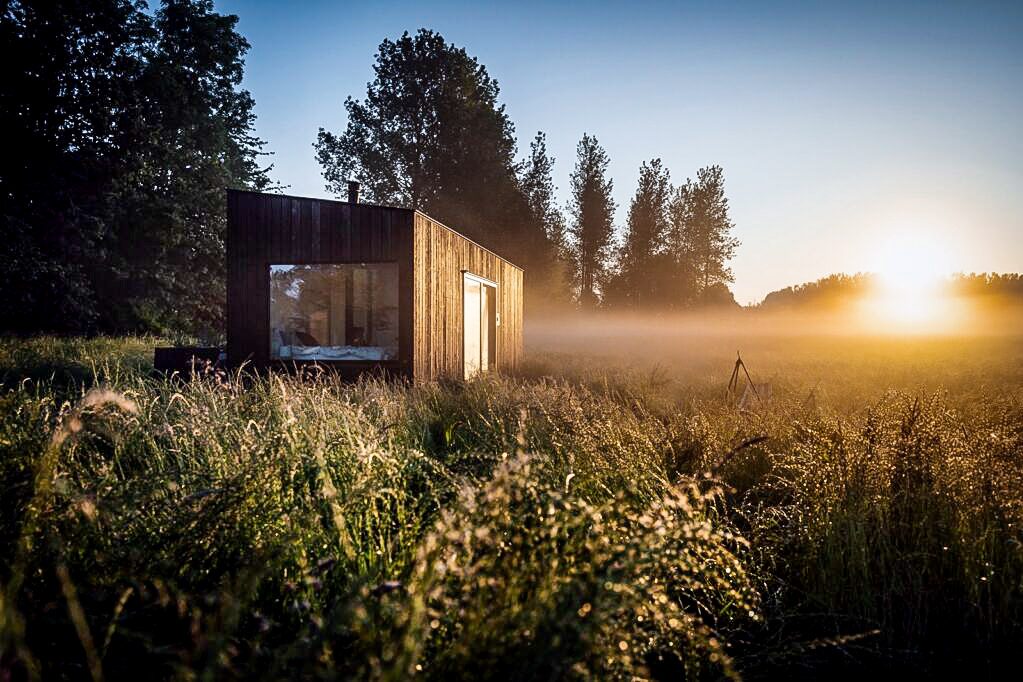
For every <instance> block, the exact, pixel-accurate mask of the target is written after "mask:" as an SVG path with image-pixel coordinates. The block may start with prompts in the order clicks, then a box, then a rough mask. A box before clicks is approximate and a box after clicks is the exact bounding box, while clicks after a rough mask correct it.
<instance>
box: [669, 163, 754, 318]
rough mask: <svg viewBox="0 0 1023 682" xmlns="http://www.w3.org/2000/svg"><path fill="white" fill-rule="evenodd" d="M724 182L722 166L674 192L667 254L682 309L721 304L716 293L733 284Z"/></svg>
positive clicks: (734, 244)
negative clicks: (691, 304) (690, 304)
mask: <svg viewBox="0 0 1023 682" xmlns="http://www.w3.org/2000/svg"><path fill="white" fill-rule="evenodd" d="M724 182H725V181H724V171H723V170H722V168H721V166H707V167H705V168H701V169H700V170H699V171H697V173H696V180H695V181H693V180H689V179H687V180H686V182H685V184H683V185H682V186H680V187H679V188H678V191H677V194H676V196H675V198H674V201H673V202H672V207H671V227H670V228H669V230H668V236H667V240H666V241H667V251H668V253H669V254H670V257H671V258H672V260H673V262H674V266H675V271H676V276H675V282H676V286H675V289H676V291H678V292H679V295H680V297H681V299H682V302H683V303H686V302H695V303H704V302H710V301H712V300H713V297H717V298H719V299H720V298H721V296H720V294H719V293H715V292H717V291H718V290H719V289H720V287H723V286H726V285H727V284H729V283H731V282H732V280H733V277H732V271H731V270H730V269H729V267H728V261H729V260H731V258H732V256H733V255H735V250H736V248H738V246H739V240H738V239H736V238H735V237H733V236H731V230H732V227H733V224H732V220H731V218H730V217H729V215H728V199H727V198H726V197H725V186H724Z"/></svg>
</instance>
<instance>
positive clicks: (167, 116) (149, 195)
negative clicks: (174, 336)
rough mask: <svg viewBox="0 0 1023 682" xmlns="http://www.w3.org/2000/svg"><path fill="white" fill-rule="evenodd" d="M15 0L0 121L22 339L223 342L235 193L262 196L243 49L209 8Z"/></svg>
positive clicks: (6, 34) (12, 321) (10, 320)
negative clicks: (152, 337)
mask: <svg viewBox="0 0 1023 682" xmlns="http://www.w3.org/2000/svg"><path fill="white" fill-rule="evenodd" d="M143 9H144V8H143V7H142V6H141V5H139V4H136V3H132V2H128V1H126V0H91V1H89V2H54V3H42V2H13V3H10V4H7V5H5V11H4V12H3V14H2V16H0V36H2V39H3V40H4V44H5V45H8V46H10V50H9V53H8V54H9V56H10V58H12V59H13V60H15V61H14V62H13V64H11V65H9V66H12V68H13V71H12V74H16V76H14V77H12V78H10V79H4V81H3V83H2V84H0V102H2V106H0V124H2V125H3V126H4V129H5V131H7V132H8V134H9V135H10V139H11V140H12V141H13V144H12V146H11V148H10V150H9V151H10V152H11V153H9V154H6V155H3V160H2V161H0V195H2V196H3V197H4V204H3V209H2V211H3V215H2V223H0V229H2V230H3V233H2V237H3V238H2V240H0V241H2V243H0V249H2V250H3V253H0V277H2V280H3V282H4V284H3V286H4V292H3V296H0V298H2V300H3V303H2V304H0V305H2V306H3V310H2V315H3V320H4V321H3V325H4V328H6V329H8V330H12V331H23V332H27V331H40V330H49V331H91V330H104V331H127V330H136V331H161V332H163V331H170V330H173V329H176V330H179V331H191V332H207V333H209V332H215V331H216V330H218V329H219V327H220V323H221V321H222V317H223V288H224V281H223V280H224V262H223V251H224V244H223V239H224V232H225V228H226V221H225V215H224V214H225V205H224V204H225V202H224V189H225V188H226V187H229V186H232V187H265V186H266V184H267V182H268V179H267V169H260V168H259V167H258V166H257V164H256V159H257V157H258V156H259V155H260V153H261V147H262V142H261V141H259V140H258V139H256V138H255V137H253V135H252V126H253V122H254V115H253V113H252V107H253V102H252V98H251V97H250V96H249V94H248V93H247V92H244V91H242V90H240V89H238V86H239V84H240V83H241V79H242V70H243V61H242V57H243V56H244V53H245V51H246V50H247V49H248V44H247V43H246V42H245V40H244V39H243V38H242V37H241V36H240V35H238V34H237V33H236V32H235V31H234V26H235V24H236V22H237V18H236V17H231V16H222V15H219V14H217V13H215V12H214V11H213V6H212V3H211V2H209V1H208V0H199V1H194V2H186V1H184V0H169V1H168V2H165V3H164V4H163V6H162V7H161V8H160V9H159V10H158V11H157V12H156V13H155V14H154V15H152V16H151V15H149V14H147V13H146V12H144V11H143Z"/></svg>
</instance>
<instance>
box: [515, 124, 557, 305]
mask: <svg viewBox="0 0 1023 682" xmlns="http://www.w3.org/2000/svg"><path fill="white" fill-rule="evenodd" d="M529 151H530V154H529V159H527V160H526V163H525V164H524V165H523V168H522V171H521V173H520V180H519V182H520V186H521V188H522V193H523V195H524V196H525V199H526V204H527V206H528V208H529V221H530V223H531V226H532V227H531V231H532V232H533V233H534V234H535V236H536V241H535V242H534V248H533V252H534V253H533V254H532V257H531V258H530V259H529V261H531V264H532V267H531V268H530V269H528V270H527V271H526V277H527V278H528V282H529V286H528V287H527V288H526V294H527V298H528V299H530V300H527V306H528V307H530V308H550V307H557V306H558V305H561V304H563V303H565V302H567V294H566V292H567V290H568V280H569V274H568V264H569V254H568V245H567V243H566V235H565V216H564V215H562V213H561V211H560V210H559V209H558V206H557V202H556V199H555V196H554V192H555V188H554V177H553V175H554V159H553V158H551V157H550V156H548V155H547V137H546V135H544V134H543V133H542V132H538V133H537V134H536V137H535V138H533V141H532V142H531V143H530V145H529Z"/></svg>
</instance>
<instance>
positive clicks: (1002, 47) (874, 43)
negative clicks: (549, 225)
mask: <svg viewBox="0 0 1023 682" xmlns="http://www.w3.org/2000/svg"><path fill="white" fill-rule="evenodd" d="M216 7H217V10H218V11H220V12H223V13H229V14H236V15H238V17H239V22H238V30H239V32H240V33H242V34H243V35H244V36H245V37H246V38H247V39H248V41H249V42H250V43H251V46H252V47H251V50H250V51H249V53H248V55H247V57H246V69H245V80H244V83H243V87H245V88H246V89H248V90H249V91H250V92H251V93H252V95H253V97H254V98H255V101H256V115H257V117H258V118H257V122H256V131H257V133H258V135H259V136H260V137H262V138H263V139H265V140H266V141H267V150H268V151H270V152H273V157H271V160H272V162H273V164H274V170H273V173H272V175H273V177H274V179H276V180H277V181H279V182H281V183H283V184H285V185H287V186H288V189H287V192H288V193H290V194H296V195H300V196H311V197H329V196H331V195H330V194H329V193H328V192H327V191H326V190H325V188H324V181H323V178H322V176H321V175H320V168H319V166H318V164H317V163H316V160H315V158H314V156H313V148H312V144H313V141H314V140H315V137H316V133H317V130H318V129H319V128H320V127H324V128H327V129H329V130H333V131H337V132H340V131H342V130H344V127H345V122H346V118H345V112H344V108H343V102H344V99H345V98H346V97H348V96H349V95H351V96H354V97H356V98H363V97H364V96H365V93H366V84H367V83H368V82H369V81H370V80H372V78H373V69H372V66H373V60H374V55H375V53H376V49H377V46H378V45H379V44H380V42H381V41H382V40H383V39H385V38H391V39H394V38H397V37H399V36H400V35H401V34H402V32H404V31H409V32H411V33H414V32H415V31H416V30H417V29H419V28H430V29H433V30H435V31H438V32H439V33H441V34H442V35H443V36H444V37H445V39H447V40H448V41H449V42H452V43H454V44H456V45H458V46H460V47H464V48H466V50H467V51H468V52H469V54H471V55H473V56H475V57H477V58H478V59H479V60H480V62H481V63H483V64H484V65H485V66H486V67H487V70H488V71H489V73H490V75H491V76H492V77H494V78H495V79H497V81H498V83H499V84H500V87H501V98H500V99H501V102H502V103H503V104H505V105H506V106H507V112H508V114H509V116H510V118H511V120H512V121H513V123H514V124H515V128H516V135H517V138H518V143H519V153H520V155H522V154H524V153H525V152H528V150H529V141H530V140H531V139H532V137H533V136H534V135H535V133H536V131H538V130H542V131H544V132H545V133H546V134H547V139H548V149H549V151H550V152H551V154H552V155H553V156H554V157H555V158H556V165H555V178H554V179H555V182H556V184H557V185H558V190H559V198H560V203H561V204H562V205H564V204H565V203H566V201H567V199H568V177H569V174H570V173H571V171H572V165H573V163H574V158H575V147H576V144H577V143H578V141H579V139H580V138H581V137H582V135H583V133H584V132H585V133H590V134H592V135H595V136H596V137H597V139H598V140H599V141H600V143H601V144H602V145H603V146H604V147H605V149H606V150H607V152H608V154H609V155H610V157H611V165H610V175H611V177H612V178H613V180H614V197H615V199H616V201H617V203H618V212H617V216H616V225H617V226H618V228H619V229H623V228H624V224H625V220H626V216H627V212H628V205H629V201H630V199H631V196H632V194H633V193H634V192H635V189H636V182H637V178H638V176H639V166H640V164H641V163H642V162H643V161H645V160H649V159H652V158H660V159H662V160H663V162H664V164H665V166H667V168H669V169H670V171H671V174H672V179H673V180H674V181H677V182H681V181H684V180H685V179H686V178H687V177H690V176H695V174H696V171H697V169H699V168H700V167H701V166H706V165H711V164H718V165H721V166H722V167H723V168H724V172H725V182H726V184H725V189H726V194H727V196H728V198H729V201H730V206H731V215H732V219H733V221H734V223H735V229H734V234H735V236H736V237H738V238H739V239H740V240H741V242H742V244H741V246H740V247H739V249H738V252H737V254H736V257H735V259H734V260H733V261H732V263H731V265H732V270H733V272H734V275H735V282H734V285H733V286H732V289H733V292H734V293H735V296H736V299H737V300H738V301H739V302H740V303H744V304H746V303H751V302H756V301H759V300H761V299H762V298H763V297H764V296H765V295H766V294H767V293H769V292H770V291H773V290H775V289H779V288H783V287H785V286H789V285H793V284H799V283H802V282H807V281H813V280H815V279H818V278H820V277H824V276H826V275H829V274H832V273H836V272H846V273H855V272H867V271H873V270H876V269H877V268H878V267H880V265H879V263H882V262H890V261H891V252H892V248H893V247H892V246H891V244H899V245H905V244H908V245H909V247H908V253H906V252H903V254H902V255H903V257H905V258H906V259H910V258H934V259H937V260H940V261H941V263H942V266H941V267H942V268H945V269H949V270H952V271H962V272H1019V271H1023V191H1021V190H1023V125H1021V121H1023V2H1013V3H1001V4H999V3H988V2H967V3H940V2H935V1H932V2H922V3H902V4H896V3H887V2H855V3H853V2H850V3H846V4H837V3H835V4H829V3H799V2H776V3H756V2H754V3H742V2H708V3H682V2H642V1H638V0H634V1H632V2H623V3H602V2H561V3H552V2H546V3H532V2H521V1H520V2H510V3H507V4H490V3H486V2H480V1H477V2H432V3H431V2H422V1H421V2H376V1H372V0H364V1H363V2H358V3H343V2H318V1H314V0H309V1H306V2H301V3H298V2H296V3H284V2H260V1H256V0H249V1H248V2H242V1H236V0H230V1H229V0H220V1H218V2H216ZM917 243H919V244H920V245H921V248H920V250H919V254H917V251H916V250H915V249H914V248H913V245H914V244H917Z"/></svg>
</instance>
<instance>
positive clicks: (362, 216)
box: [227, 191, 413, 368]
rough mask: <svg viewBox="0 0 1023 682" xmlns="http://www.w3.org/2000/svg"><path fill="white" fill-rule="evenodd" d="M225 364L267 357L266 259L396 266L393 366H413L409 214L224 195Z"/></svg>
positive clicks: (290, 199)
mask: <svg viewBox="0 0 1023 682" xmlns="http://www.w3.org/2000/svg"><path fill="white" fill-rule="evenodd" d="M227 216H228V234H227V352H228V361H229V362H231V363H233V364H236V363H240V362H244V361H249V362H252V363H254V364H257V365H265V364H266V363H268V362H269V360H270V357H269V354H270V281H269V272H270V265H271V264H275V263H278V264H290V263H295V264H311V263H363V262H366V263H368V262H396V263H398V288H399V299H398V309H399V316H400V319H399V345H398V359H399V363H402V364H404V365H407V367H408V368H411V366H412V344H411V323H412V314H411V312H412V299H411V292H412V286H413V284H412V211H409V210H406V209H401V208H391V207H388V206H372V205H369V204H348V203H342V202H338V201H326V200H321V199H303V198H299V197H290V196H283V195H279V194H260V193H257V192H240V191H229V192H228V193H227Z"/></svg>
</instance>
